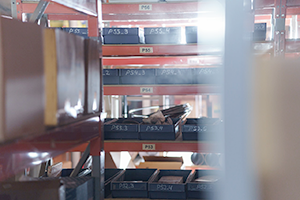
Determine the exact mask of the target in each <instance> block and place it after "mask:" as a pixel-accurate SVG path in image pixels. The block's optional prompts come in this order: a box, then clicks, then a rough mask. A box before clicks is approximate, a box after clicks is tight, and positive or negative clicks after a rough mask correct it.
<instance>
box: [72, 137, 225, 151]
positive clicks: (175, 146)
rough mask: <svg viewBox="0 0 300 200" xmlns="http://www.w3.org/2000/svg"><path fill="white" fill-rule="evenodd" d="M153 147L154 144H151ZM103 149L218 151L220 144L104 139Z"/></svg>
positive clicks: (82, 148) (77, 148)
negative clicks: (145, 146) (146, 147)
mask: <svg viewBox="0 0 300 200" xmlns="http://www.w3.org/2000/svg"><path fill="white" fill-rule="evenodd" d="M143 144H145V145H155V149H153V150H149V149H144V148H143ZM86 146H87V144H82V145H80V146H77V147H75V148H73V149H72V151H73V152H76V151H80V152H82V151H84V150H85V148H86ZM152 147H154V146H152ZM104 150H105V151H107V152H112V151H129V152H140V151H148V152H149V151H154V152H162V151H176V152H201V153H219V151H220V145H219V144H218V143H217V142H197V141H192V142H187V141H124V140H115V141H114V140H109V141H104Z"/></svg>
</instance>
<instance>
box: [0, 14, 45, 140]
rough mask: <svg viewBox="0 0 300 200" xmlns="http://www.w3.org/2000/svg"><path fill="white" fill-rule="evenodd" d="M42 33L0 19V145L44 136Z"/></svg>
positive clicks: (33, 27) (12, 21) (35, 27)
mask: <svg viewBox="0 0 300 200" xmlns="http://www.w3.org/2000/svg"><path fill="white" fill-rule="evenodd" d="M43 63H44V61H43V33H42V29H41V27H39V26H38V25H36V24H31V23H23V22H20V21H18V20H12V19H6V18H2V17H0V143H3V142H6V141H11V140H14V139H17V138H20V137H24V136H28V135H37V134H40V133H43V132H44V126H43V124H44V77H43V74H44V70H43Z"/></svg>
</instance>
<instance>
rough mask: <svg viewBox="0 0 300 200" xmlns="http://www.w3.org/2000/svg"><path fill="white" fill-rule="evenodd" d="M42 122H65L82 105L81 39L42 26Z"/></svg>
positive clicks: (78, 114) (79, 110)
mask: <svg viewBox="0 0 300 200" xmlns="http://www.w3.org/2000/svg"><path fill="white" fill-rule="evenodd" d="M44 58H45V65H44V68H45V83H46V87H45V90H46V106H45V125H46V126H56V125H58V124H65V123H69V122H70V121H72V120H74V119H75V118H77V117H78V116H80V115H81V114H82V113H83V108H84V105H85V102H84V99H85V98H84V95H85V70H84V67H85V63H84V39H83V38H82V37H79V36H76V35H73V34H68V33H66V32H64V31H61V30H53V29H45V30H44Z"/></svg>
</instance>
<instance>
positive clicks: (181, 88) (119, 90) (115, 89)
mask: <svg viewBox="0 0 300 200" xmlns="http://www.w3.org/2000/svg"><path fill="white" fill-rule="evenodd" d="M220 90H221V88H220V87H219V86H215V85H159V86H157V85H145V86H143V85H140V86H136V85H124V86H123V85H122V86H117V85H114V86H107V85H106V86H104V95H195V94H211V93H219V92H220ZM143 91H145V93H144V92H143ZM149 91H153V92H149Z"/></svg>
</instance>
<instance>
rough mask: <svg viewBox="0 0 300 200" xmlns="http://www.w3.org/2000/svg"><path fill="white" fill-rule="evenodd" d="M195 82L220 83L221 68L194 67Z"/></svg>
mask: <svg viewBox="0 0 300 200" xmlns="http://www.w3.org/2000/svg"><path fill="white" fill-rule="evenodd" d="M193 74H194V76H193V77H194V83H196V84H218V83H219V75H220V68H218V67H210V68H196V69H194V73H193Z"/></svg>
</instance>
